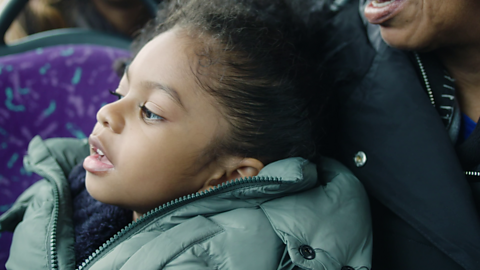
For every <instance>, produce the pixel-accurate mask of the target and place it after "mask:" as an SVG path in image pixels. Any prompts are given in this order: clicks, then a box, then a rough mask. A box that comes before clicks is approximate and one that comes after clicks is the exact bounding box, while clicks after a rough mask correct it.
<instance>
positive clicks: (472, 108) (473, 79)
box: [437, 44, 480, 122]
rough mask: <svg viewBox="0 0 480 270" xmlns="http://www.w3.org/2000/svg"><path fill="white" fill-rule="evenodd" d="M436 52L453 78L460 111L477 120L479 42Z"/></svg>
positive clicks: (479, 80) (479, 70) (479, 75)
mask: <svg viewBox="0 0 480 270" xmlns="http://www.w3.org/2000/svg"><path fill="white" fill-rule="evenodd" d="M437 54H438V56H439V57H440V59H441V61H442V62H443V64H444V65H445V67H446V68H447V70H448V71H449V72H450V74H451V76H452V77H453V78H455V84H456V89H457V93H456V95H457V99H458V102H459V105H460V109H461V111H462V112H463V113H464V114H466V115H467V116H468V117H470V118H471V119H472V120H474V121H475V122H477V120H478V119H479V117H480V44H479V45H477V46H470V47H458V48H445V49H439V50H438V51H437Z"/></svg>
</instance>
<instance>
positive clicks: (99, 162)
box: [83, 154, 114, 173]
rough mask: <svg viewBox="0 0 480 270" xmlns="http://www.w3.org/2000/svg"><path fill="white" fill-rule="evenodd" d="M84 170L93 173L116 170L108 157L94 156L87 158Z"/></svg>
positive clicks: (84, 162)
mask: <svg viewBox="0 0 480 270" xmlns="http://www.w3.org/2000/svg"><path fill="white" fill-rule="evenodd" d="M83 168H85V170H87V171H88V172H91V173H99V172H106V171H109V170H111V169H113V168H114V166H113V164H112V163H111V162H110V160H108V158H107V157H105V156H101V155H99V154H93V155H90V156H88V157H86V158H85V160H84V161H83Z"/></svg>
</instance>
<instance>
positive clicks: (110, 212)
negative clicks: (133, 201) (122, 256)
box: [68, 164, 133, 266]
mask: <svg viewBox="0 0 480 270" xmlns="http://www.w3.org/2000/svg"><path fill="white" fill-rule="evenodd" d="M85 176H86V171H85V169H84V168H83V166H82V164H79V165H77V166H75V167H74V168H73V170H72V171H71V172H70V175H69V177H68V180H69V182H70V190H71V194H72V199H73V223H74V226H75V261H76V265H77V266H78V265H80V264H81V263H82V262H83V261H84V260H85V259H86V258H88V256H90V255H91V254H92V253H93V252H94V251H95V250H96V249H97V248H98V247H100V246H101V245H103V243H105V242H106V241H107V240H108V239H110V237H112V236H113V235H114V234H115V233H117V232H118V231H119V230H121V229H122V228H123V227H125V226H126V225H128V224H129V223H130V222H131V221H132V217H133V216H132V211H130V210H126V209H123V208H120V207H117V206H113V205H108V204H104V203H101V202H99V201H97V200H95V199H94V198H93V197H92V196H90V194H89V193H88V192H87V190H86V187H85Z"/></svg>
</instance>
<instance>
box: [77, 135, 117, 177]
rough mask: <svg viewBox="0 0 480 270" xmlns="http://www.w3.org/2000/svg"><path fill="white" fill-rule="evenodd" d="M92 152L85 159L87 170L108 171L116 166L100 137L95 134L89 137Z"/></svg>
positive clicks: (95, 171) (84, 163) (84, 165)
mask: <svg viewBox="0 0 480 270" xmlns="http://www.w3.org/2000/svg"><path fill="white" fill-rule="evenodd" d="M88 142H89V143H90V149H91V154H90V156H88V157H87V158H85V160H84V161H83V167H84V168H85V170H87V171H89V172H91V173H99V172H106V171H108V170H111V169H113V168H114V165H113V163H112V162H111V161H110V159H109V158H108V156H107V153H106V151H105V148H104V147H103V144H102V142H101V141H100V139H99V138H98V137H97V136H95V135H90V137H89V138H88Z"/></svg>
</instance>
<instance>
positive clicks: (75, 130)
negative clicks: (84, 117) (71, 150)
mask: <svg viewBox="0 0 480 270" xmlns="http://www.w3.org/2000/svg"><path fill="white" fill-rule="evenodd" d="M65 127H66V128H67V130H68V131H70V133H72V135H73V136H75V137H77V138H79V139H85V138H87V136H85V133H83V131H82V130H81V129H79V128H78V127H77V126H76V125H75V124H73V123H67V124H66V125H65Z"/></svg>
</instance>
